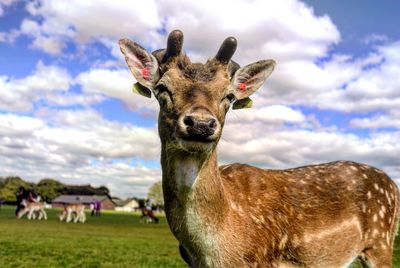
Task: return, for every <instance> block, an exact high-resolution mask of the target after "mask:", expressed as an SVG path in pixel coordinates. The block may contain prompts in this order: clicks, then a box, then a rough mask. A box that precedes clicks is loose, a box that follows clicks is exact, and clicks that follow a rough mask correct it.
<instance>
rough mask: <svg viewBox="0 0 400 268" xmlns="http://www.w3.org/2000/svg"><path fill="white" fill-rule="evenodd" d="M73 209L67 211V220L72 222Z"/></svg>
mask: <svg viewBox="0 0 400 268" xmlns="http://www.w3.org/2000/svg"><path fill="white" fill-rule="evenodd" d="M71 214H72V213H71V211H69V210H68V211H67V220H66V222H70V221H71Z"/></svg>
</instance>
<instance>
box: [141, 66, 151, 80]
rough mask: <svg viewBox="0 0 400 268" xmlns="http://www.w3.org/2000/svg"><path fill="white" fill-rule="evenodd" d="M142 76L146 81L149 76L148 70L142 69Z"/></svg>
mask: <svg viewBox="0 0 400 268" xmlns="http://www.w3.org/2000/svg"><path fill="white" fill-rule="evenodd" d="M142 76H143V78H144V79H146V80H148V79H149V76H150V72H149V69H147V68H144V69H142Z"/></svg>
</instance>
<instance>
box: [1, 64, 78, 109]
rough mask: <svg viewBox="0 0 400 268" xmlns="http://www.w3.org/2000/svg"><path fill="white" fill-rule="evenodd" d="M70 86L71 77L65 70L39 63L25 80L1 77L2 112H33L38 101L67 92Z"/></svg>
mask: <svg viewBox="0 0 400 268" xmlns="http://www.w3.org/2000/svg"><path fill="white" fill-rule="evenodd" d="M70 85H71V76H70V75H69V73H68V72H67V71H66V70H65V69H62V68H59V67H56V66H47V65H44V64H43V63H42V62H41V61H39V62H38V64H37V65H36V69H35V71H34V72H33V73H32V74H31V75H29V76H27V77H25V78H22V79H15V78H12V77H7V76H0V110H5V111H14V112H16V111H19V112H27V111H32V109H33V105H34V103H35V102H36V101H38V100H43V99H45V98H46V96H47V95H52V94H58V93H63V92H67V91H68V89H69V87H70Z"/></svg>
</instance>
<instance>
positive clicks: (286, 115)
mask: <svg viewBox="0 0 400 268" xmlns="http://www.w3.org/2000/svg"><path fill="white" fill-rule="evenodd" d="M232 113H233V114H234V116H230V117H228V118H229V119H228V120H227V122H228V124H229V123H230V122H232V123H251V122H253V123H254V122H258V123H261V124H274V125H275V126H276V125H281V124H282V123H294V124H300V123H303V122H304V121H305V120H306V118H305V116H304V115H303V114H302V113H301V111H298V110H294V109H292V108H290V107H287V106H283V105H271V106H265V107H260V108H252V109H243V110H239V111H235V110H233V111H232Z"/></svg>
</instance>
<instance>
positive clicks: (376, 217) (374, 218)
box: [372, 214, 378, 222]
mask: <svg viewBox="0 0 400 268" xmlns="http://www.w3.org/2000/svg"><path fill="white" fill-rule="evenodd" d="M372 220H373V221H374V222H376V221H377V220H378V215H376V214H374V216H373V217H372Z"/></svg>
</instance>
